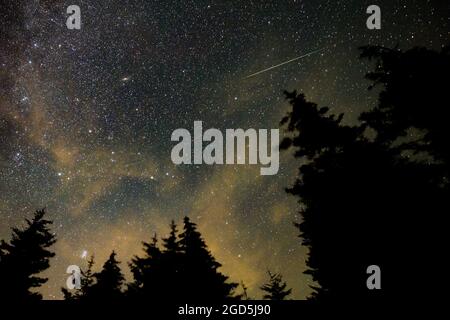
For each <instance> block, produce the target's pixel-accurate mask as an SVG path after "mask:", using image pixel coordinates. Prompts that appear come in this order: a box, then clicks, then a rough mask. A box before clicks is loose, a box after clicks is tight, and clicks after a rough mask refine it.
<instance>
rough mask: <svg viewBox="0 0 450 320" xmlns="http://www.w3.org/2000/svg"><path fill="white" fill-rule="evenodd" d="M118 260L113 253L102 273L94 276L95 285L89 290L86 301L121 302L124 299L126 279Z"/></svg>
mask: <svg viewBox="0 0 450 320" xmlns="http://www.w3.org/2000/svg"><path fill="white" fill-rule="evenodd" d="M119 263H120V262H119V261H117V260H116V253H115V252H114V251H113V252H112V253H111V255H110V256H109V259H108V260H107V261H106V262H105V264H104V265H103V268H102V270H101V271H100V272H97V273H95V274H94V275H93V277H94V279H95V283H94V284H93V285H92V286H90V287H88V288H87V292H86V295H85V296H84V297H86V299H88V300H105V301H107V300H109V301H110V300H119V299H121V298H123V292H122V285H123V284H124V281H125V277H124V276H123V274H122V271H121V270H120V267H119Z"/></svg>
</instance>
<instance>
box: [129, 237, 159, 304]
mask: <svg viewBox="0 0 450 320" xmlns="http://www.w3.org/2000/svg"><path fill="white" fill-rule="evenodd" d="M143 246H144V252H145V255H144V256H143V257H138V256H135V257H133V259H132V260H131V262H130V263H129V267H130V270H131V273H132V274H133V278H134V280H133V282H131V283H130V284H128V288H127V292H126V294H127V296H128V298H130V299H144V298H146V299H158V297H161V290H162V288H163V287H164V279H163V277H162V272H163V269H162V260H161V258H162V252H161V250H160V249H159V247H158V239H157V237H156V234H155V235H154V237H153V238H152V241H151V242H150V243H147V242H143Z"/></svg>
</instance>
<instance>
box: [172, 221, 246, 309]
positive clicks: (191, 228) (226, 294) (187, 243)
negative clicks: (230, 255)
mask: <svg viewBox="0 0 450 320" xmlns="http://www.w3.org/2000/svg"><path fill="white" fill-rule="evenodd" d="M179 243H180V245H181V249H182V251H183V267H184V270H183V278H184V279H183V280H184V283H185V286H186V287H185V288H187V289H188V290H189V291H188V295H187V296H186V297H188V298H189V299H191V300H201V301H220V300H223V299H227V298H232V297H233V291H234V289H235V288H236V287H237V284H236V283H228V282H226V281H227V280H228V277H227V276H225V275H223V274H222V273H220V272H219V271H218V270H217V269H218V268H220V267H221V264H220V263H219V262H217V261H216V260H215V259H214V257H213V256H212V255H211V253H210V251H209V250H208V248H207V246H206V243H205V241H204V240H203V238H202V236H201V234H200V232H198V231H197V226H196V224H195V223H193V222H191V221H190V219H189V218H188V217H185V218H184V220H183V233H182V234H181V235H180V241H179ZM235 298H238V297H235ZM239 298H240V297H239Z"/></svg>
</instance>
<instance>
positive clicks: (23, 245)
mask: <svg viewBox="0 0 450 320" xmlns="http://www.w3.org/2000/svg"><path fill="white" fill-rule="evenodd" d="M44 215H45V209H42V210H38V211H36V212H35V214H34V217H33V219H31V220H28V219H26V224H27V225H26V227H25V228H24V229H18V228H13V229H12V231H13V234H12V239H11V241H10V242H9V243H7V242H5V241H4V240H2V241H1V244H0V274H2V283H1V285H0V299H1V300H3V301H5V300H14V301H29V300H39V299H42V295H41V294H40V293H37V292H33V291H31V289H34V288H39V287H40V286H41V285H42V284H44V283H46V282H47V280H48V279H47V278H42V277H38V276H37V274H39V273H40V272H42V271H44V270H46V269H47V268H49V267H50V264H49V261H50V258H52V257H54V256H55V254H54V253H53V252H51V251H50V250H49V248H50V246H52V245H53V244H54V243H55V242H56V238H55V235H54V234H53V233H52V232H50V229H49V228H48V225H50V224H52V222H51V221H49V220H46V219H44Z"/></svg>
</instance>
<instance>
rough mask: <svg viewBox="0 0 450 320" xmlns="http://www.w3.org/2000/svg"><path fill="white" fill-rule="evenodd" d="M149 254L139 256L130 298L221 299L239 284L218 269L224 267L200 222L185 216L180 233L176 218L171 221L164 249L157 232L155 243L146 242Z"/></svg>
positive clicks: (131, 265)
mask: <svg viewBox="0 0 450 320" xmlns="http://www.w3.org/2000/svg"><path fill="white" fill-rule="evenodd" d="M143 244H144V252H145V255H144V256H143V257H137V256H135V257H134V258H133V259H132V261H131V263H130V269H131V271H132V274H133V278H134V280H133V282H131V283H130V284H128V288H127V296H128V297H129V298H130V299H145V300H164V299H168V300H171V301H181V302H186V301H200V300H203V301H220V300H223V299H227V298H232V297H233V298H239V297H240V296H233V290H234V289H235V288H236V286H237V284H235V283H228V282H226V281H227V279H228V277H226V276H224V275H223V274H222V273H220V272H218V271H217V269H218V268H219V267H220V266H221V265H220V263H218V262H216V260H215V259H214V257H213V256H212V255H211V253H210V252H209V250H208V249H207V246H206V244H205V242H204V240H203V239H202V237H201V234H200V233H199V232H198V231H197V228H196V225H195V224H194V223H192V222H190V220H189V218H185V219H184V232H183V233H182V234H180V235H179V234H178V231H177V226H176V224H175V222H174V221H172V222H171V224H170V232H169V235H168V237H167V238H163V241H162V248H161V249H160V248H159V247H158V240H157V238H156V235H155V236H154V237H153V239H152V242H151V243H145V242H144V243H143Z"/></svg>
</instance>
